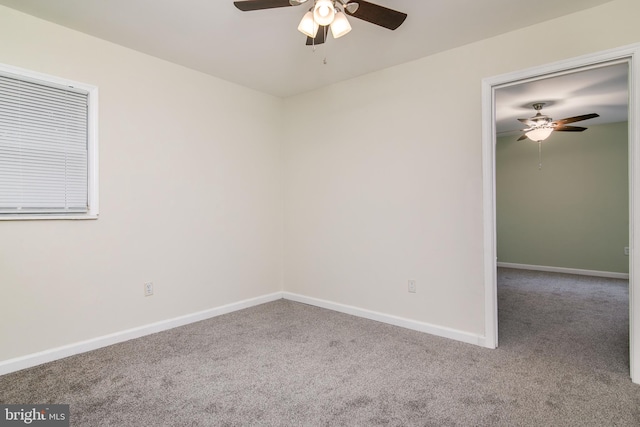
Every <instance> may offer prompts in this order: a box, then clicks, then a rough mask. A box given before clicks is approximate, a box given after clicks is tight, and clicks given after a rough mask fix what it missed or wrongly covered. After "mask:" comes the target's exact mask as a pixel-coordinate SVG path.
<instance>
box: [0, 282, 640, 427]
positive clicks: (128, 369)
mask: <svg viewBox="0 0 640 427" xmlns="http://www.w3.org/2000/svg"><path fill="white" fill-rule="evenodd" d="M627 290H628V283H627V282H626V281H623V280H612V279H601V278H589V277H581V276H570V275H561V274H550V273H541V272H528V271H520V270H509V269H500V271H499V317H500V318H499V325H500V330H499V336H500V347H499V348H498V349H497V350H488V349H484V348H480V347H477V346H473V345H469V344H463V343H459V342H456V341H452V340H447V339H444V338H438V337H434V336H430V335H426V334H422V333H419V332H414V331H410V330H406V329H402V328H398V327H394V326H390V325H386V324H382V323H378V322H374V321H370V320H365V319H360V318H357V317H353V316H349V315H345V314H341V313H336V312H332V311H328V310H324V309H320V308H316V307H311V306H307V305H304V304H299V303H294V302H290V301H286V300H280V301H276V302H272V303H268V304H264V305H261V306H257V307H253V308H250V309H246V310H242V311H239V312H235V313H232V314H228V315H224V316H220V317H216V318H213V319H209V320H206V321H203V322H199V323H195V324H191V325H187V326H184V327H181V328H176V329H173V330H170V331H166V332H162V333H158V334H155V335H150V336H147V337H144V338H141V339H137V340H132V341H129V342H125V343H122V344H118V345H114V346H111V347H107V348H103V349H100V350H96V351H93V352H89V353H85V354H82V355H78V356H73V357H70V358H67V359H64V360H59V361H56V362H52V363H48V364H45V365H42V366H38V367H35V368H31V369H27V370H24V371H20V372H16V373H13V374H9V375H5V376H2V377H0V402H1V403H34V404H35V403H69V404H70V405H71V421H72V423H71V424H72V425H77V426H218V425H228V426H248V425H265V426H281V425H295V426H337V425H353V426H372V425H391V426H414V425H415V426H484V425H491V426H493V425H499V426H613V425H615V426H638V425H640V386H639V385H635V384H633V383H631V381H630V379H629V368H628V366H629V356H628V351H629V350H628V293H627Z"/></svg>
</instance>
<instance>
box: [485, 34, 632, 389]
mask: <svg viewBox="0 0 640 427" xmlns="http://www.w3.org/2000/svg"><path fill="white" fill-rule="evenodd" d="M639 54H640V45H632V46H628V47H623V48H619V49H613V50H610V51H605V52H601V53H598V54H593V55H587V56H583V57H579V58H575V59H572V60H567V61H561V62H558V63H554V64H549V65H546V66H542V67H537V68H534V69H529V70H525V71H520V72H516V73H510V74H507V75H503V76H497V77H493V78H490V79H485V80H484V81H483V181H484V183H483V185H484V237H485V247H484V254H485V262H484V267H485V278H484V280H485V346H486V347H489V348H495V347H497V346H498V305H497V274H496V269H497V238H496V236H497V232H496V229H497V228H496V91H497V90H499V89H500V88H504V87H509V86H515V85H521V84H524V83H530V82H535V81H539V80H543V79H549V78H551V77H559V76H563V75H569V74H572V73H577V72H579V71H584V70H586V69H590V68H599V67H604V66H607V65H611V64H614V63H626V64H628V70H629V79H628V90H629V114H628V115H629V122H628V131H629V134H628V143H629V146H628V150H629V151H628V153H629V177H628V182H629V236H628V237H629V247H630V248H631V251H630V256H629V341H630V372H631V378H632V380H633V381H634V382H640V324H638V322H639V320H640V319H639V318H640V316H634V313H635V311H636V310H635V308H638V309H640V300H639V298H640V281H639V280H637V278H636V277H635V275H634V270H635V269H634V266H638V265H640V264H639V262H638V261H640V256H638V254H636V252H635V251H634V250H633V248H634V247H635V245H634V242H640V233H638V230H636V228H635V227H634V224H640V203H639V201H640V178H639V176H638V175H639V172H640V154H639V153H640V150H639V149H637V148H636V147H637V146H638V144H639V143H640V129H639V123H638V118H637V114H636V113H634V112H635V111H637V108H638V106H639V105H640V96H639V93H638V89H637V88H638V87H640V72H639V68H640V66H639V65H638V64H637V61H638V60H639V59H640V55H639ZM533 101H535V100H533ZM636 193H638V194H636ZM636 204H637V205H638V206H636ZM635 271H637V270H635Z"/></svg>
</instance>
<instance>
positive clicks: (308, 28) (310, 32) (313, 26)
mask: <svg viewBox="0 0 640 427" xmlns="http://www.w3.org/2000/svg"><path fill="white" fill-rule="evenodd" d="M319 27H320V25H319V24H318V23H317V22H316V21H315V20H314V19H313V13H311V12H307V13H305V14H304V16H303V17H302V21H300V25H298V31H300V32H301V33H302V34H304V35H305V36H307V37H311V38H312V39H313V38H315V37H316V35H317V34H318V28H319Z"/></svg>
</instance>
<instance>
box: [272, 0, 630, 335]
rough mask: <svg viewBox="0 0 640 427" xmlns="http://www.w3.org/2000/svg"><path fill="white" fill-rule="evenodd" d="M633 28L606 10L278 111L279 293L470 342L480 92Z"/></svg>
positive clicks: (477, 306) (626, 3) (475, 314)
mask: <svg viewBox="0 0 640 427" xmlns="http://www.w3.org/2000/svg"><path fill="white" fill-rule="evenodd" d="M638 16H640V2H638V1H637V0H618V1H613V2H611V3H607V4H605V5H603V6H601V7H598V8H594V9H590V10H587V11H583V12H580V13H576V14H573V15H569V16H566V17H562V18H558V19H556V20H553V21H548V22H546V23H543V24H539V25H536V26H532V27H528V28H523V29H521V30H519V31H516V32H512V33H508V34H504V35H501V36H499V37H495V38H491V39H488V40H484V41H480V42H477V43H473V44H470V45H466V46H463V47H460V48H457V49H453V50H450V51H446V52H443V53H440V54H436V55H433V56H430V57H426V58H422V59H420V60H417V61H414V62H411V63H407V64H403V65H400V66H397V67H394V68H390V69H386V70H383V71H381V72H377V73H374V74H369V75H366V76H363V77H359V78H356V79H353V80H351V81H347V82H342V83H339V84H336V85H333V86H330V87H327V88H323V89H320V90H317V91H314V92H311V93H307V94H304V95H301V96H298V97H293V98H290V99H287V100H286V103H285V115H286V116H287V117H289V122H288V123H290V125H289V126H288V127H287V132H288V134H287V145H286V148H285V177H284V182H285V201H286V208H285V259H286V264H285V288H286V289H287V290H288V291H290V292H294V293H299V294H303V295H309V296H312V297H314V298H319V299H323V300H329V301H333V302H337V303H341V304H347V305H353V306H357V307H360V308H363V309H367V310H373V311H378V312H382V313H387V314H391V315H394V316H400V317H403V318H407V319H412V320H415V321H418V322H424V323H428V324H432V325H436V326H438V327H442V328H452V329H455V330H458V331H463V332H467V333H471V334H476V335H477V336H478V337H479V338H480V339H481V338H482V337H483V336H484V332H485V326H484V308H483V305H484V282H483V280H484V279H483V278H484V275H483V228H482V214H483V206H482V170H481V169H482V155H481V149H482V141H481V135H482V129H481V127H482V123H481V108H482V99H481V81H482V79H483V78H486V77H491V76H495V75H500V74H503V73H508V72H512V71H516V70H522V69H526V68H529V67H532V66H537V65H541V64H546V63H550V62H554V61H557V60H561V59H566V58H571V57H575V56H579V55H582V54H586V53H591V52H598V51H601V50H605V49H609V48H613V47H618V46H622V45H627V44H630V43H635V42H638V41H640V26H638V25H637V17H638ZM425 42H428V41H425ZM539 46H542V47H544V48H538V47H539ZM529 47H533V48H529ZM318 104H321V105H332V106H333V105H339V108H327V109H325V110H323V116H322V121H323V123H329V124H331V131H330V135H329V134H326V135H323V134H321V133H314V130H315V129H317V128H316V126H315V123H314V117H315V115H313V114H308V111H317V110H316V109H315V108H314V107H315V106H316V105H318ZM408 279H415V280H417V286H418V292H417V293H416V294H409V293H408V292H407V280H408Z"/></svg>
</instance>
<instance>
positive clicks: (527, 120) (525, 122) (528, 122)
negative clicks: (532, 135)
mask: <svg viewBox="0 0 640 427" xmlns="http://www.w3.org/2000/svg"><path fill="white" fill-rule="evenodd" d="M518 121H520V122H522V123H524V124H525V125H527V126H530V125H532V124H533V121H532V120H531V119H518Z"/></svg>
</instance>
